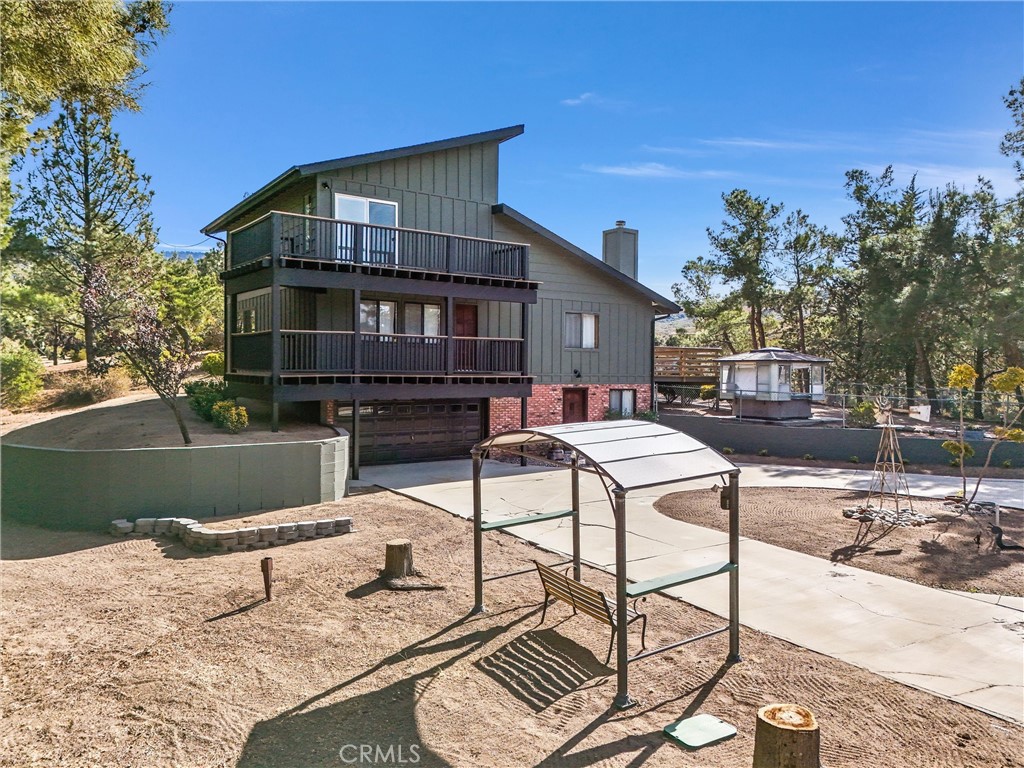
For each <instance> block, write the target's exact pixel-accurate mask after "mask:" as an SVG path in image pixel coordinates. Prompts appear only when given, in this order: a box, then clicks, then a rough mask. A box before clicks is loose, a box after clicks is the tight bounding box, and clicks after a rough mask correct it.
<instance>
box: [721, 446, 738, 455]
mask: <svg viewBox="0 0 1024 768" xmlns="http://www.w3.org/2000/svg"><path fill="white" fill-rule="evenodd" d="M734 453H736V450H735V449H733V448H729V447H728V446H726V447H725V448H723V449H722V455H723V456H732V455H733V454H734Z"/></svg>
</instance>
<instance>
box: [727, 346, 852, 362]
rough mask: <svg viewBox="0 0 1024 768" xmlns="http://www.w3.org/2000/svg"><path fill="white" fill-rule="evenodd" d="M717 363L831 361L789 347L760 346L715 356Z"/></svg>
mask: <svg viewBox="0 0 1024 768" xmlns="http://www.w3.org/2000/svg"><path fill="white" fill-rule="evenodd" d="M715 359H716V360H717V361H718V362H719V363H749V362H764V361H767V362H772V361H778V362H780V363H831V362H832V360H831V359H829V358H827V357H817V356H816V355H808V354H806V353H804V352H794V351H793V350H791V349H782V348H781V347H762V348H761V349H755V350H754V351H753V352H743V353H741V354H738V355H729V356H728V357H718V358H715Z"/></svg>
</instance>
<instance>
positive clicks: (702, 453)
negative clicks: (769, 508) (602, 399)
mask: <svg viewBox="0 0 1024 768" xmlns="http://www.w3.org/2000/svg"><path fill="white" fill-rule="evenodd" d="M542 443H552V444H554V443H557V444H559V445H561V446H564V447H566V448H570V449H572V450H574V451H576V452H577V453H578V454H579V455H580V456H583V457H584V458H585V459H586V460H587V461H588V462H589V463H590V464H591V465H592V466H593V467H594V469H595V470H597V471H598V472H599V473H600V474H602V475H604V476H605V477H607V478H608V479H609V480H610V481H611V482H612V483H614V484H615V485H618V486H619V487H620V488H622V489H623V490H626V491H628V490H630V489H633V488H647V487H650V486H654V485H665V484H667V483H678V482H681V481H683V480H696V479H699V478H702V477H713V476H715V475H727V474H731V473H734V472H736V473H738V472H739V468H738V467H737V466H736V465H735V464H733V463H732V462H731V461H729V460H728V459H727V458H725V457H724V456H722V454H720V453H719V452H718V451H716V450H714V449H713V448H711V447H710V446H708V445H707V444H705V443H702V442H701V441H700V440H697V439H696V438H693V437H690V436H689V435H687V434H684V433H682V432H679V431H677V430H674V429H671V428H670V427H666V426H664V425H662V424H655V423H653V422H650V421H634V420H623V421H596V422H585V423H581V424H556V425H554V426H550V427H531V428H529V429H516V430H511V431H509V432H502V433H500V434H497V435H492V436H491V437H489V438H487V439H486V440H482V441H480V442H479V443H477V444H476V446H474V448H473V450H474V452H475V451H484V450H487V449H488V448H506V449H515V448H517V447H520V446H525V445H536V444H542Z"/></svg>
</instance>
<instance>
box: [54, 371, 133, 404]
mask: <svg viewBox="0 0 1024 768" xmlns="http://www.w3.org/2000/svg"><path fill="white" fill-rule="evenodd" d="M131 389H132V378H131V376H130V375H129V373H128V371H126V370H125V369H124V368H111V369H110V370H109V371H107V372H106V373H105V374H103V375H102V376H94V375H93V374H91V373H86V372H82V373H75V374H71V375H69V376H66V377H65V378H64V381H63V383H62V386H61V393H60V395H59V396H58V397H57V403H58V404H59V405H92V404H93V403H102V402H103V401H104V400H112V399H113V398H115V397H123V396H124V395H127V394H128V393H129V392H130V391H131Z"/></svg>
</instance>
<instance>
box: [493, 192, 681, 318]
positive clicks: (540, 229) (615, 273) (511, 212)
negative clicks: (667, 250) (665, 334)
mask: <svg viewBox="0 0 1024 768" xmlns="http://www.w3.org/2000/svg"><path fill="white" fill-rule="evenodd" d="M491 211H492V213H495V214H500V215H502V216H507V217H508V218H510V219H511V220H512V221H514V222H516V223H517V224H520V225H521V226H523V227H526V228H527V229H529V230H531V231H532V232H535V233H537V234H538V235H540V236H541V237H543V238H545V239H546V240H550V241H551V242H552V243H554V244H555V245H557V246H558V247H560V248H564V249H565V250H567V251H569V253H571V254H573V255H574V256H577V257H579V258H580V259H582V260H583V261H584V262H585V263H587V264H588V265H589V266H591V267H593V268H594V269H597V270H600V271H601V272H603V273H604V274H606V275H608V276H609V277H613V278H615V279H616V280H619V281H620V282H622V283H624V284H625V285H626V287H627V288H630V289H632V290H634V291H636V292H637V293H640V294H642V295H643V296H644V297H645V298H647V299H650V301H651V304H652V305H653V307H654V309H655V311H657V312H663V313H666V314H673V313H675V312H681V311H682V307H680V306H679V305H677V304H676V303H675V302H674V301H672V300H671V299H667V298H665V297H664V296H662V295H661V294H660V293H657V292H656V291H652V290H651V289H650V288H648V287H647V286H646V285H644V284H643V283H641V282H638V281H636V280H634V279H633V278H631V277H629V276H628V275H624V274H623V273H622V272H619V270H617V269H615V267H612V266H610V265H608V264H606V263H605V262H603V261H602V260H601V259H599V258H597V257H596V256H593V255H591V254H589V253H587V252H586V251H584V250H583V249H582V248H580V247H579V246H577V245H573V244H572V243H570V242H569V241H568V240H566V239H565V238H563V237H559V236H558V235H556V234H555V233H554V232H552V231H551V230H550V229H548V228H547V227H545V226H543V225H541V224H538V223H537V222H536V221H534V220H533V219H531V218H530V217H528V216H526V215H524V214H522V213H520V212H519V211H517V210H516V209H515V208H512V207H511V206H509V205H506V204H505V203H498V204H497V205H495V206H493V207H492V208H491Z"/></svg>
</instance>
